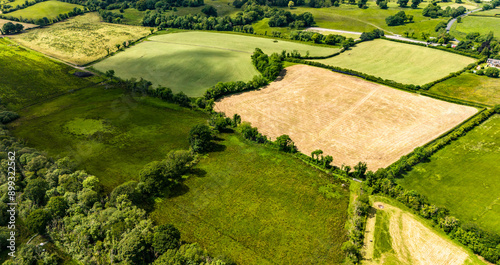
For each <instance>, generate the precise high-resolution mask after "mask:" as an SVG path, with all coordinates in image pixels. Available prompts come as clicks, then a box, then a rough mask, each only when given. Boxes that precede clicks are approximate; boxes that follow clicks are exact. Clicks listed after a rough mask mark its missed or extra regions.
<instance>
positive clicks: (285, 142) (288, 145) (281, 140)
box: [276, 134, 297, 153]
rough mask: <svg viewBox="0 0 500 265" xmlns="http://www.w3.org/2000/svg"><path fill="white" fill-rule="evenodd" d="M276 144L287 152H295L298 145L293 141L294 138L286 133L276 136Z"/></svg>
mask: <svg viewBox="0 0 500 265" xmlns="http://www.w3.org/2000/svg"><path fill="white" fill-rule="evenodd" d="M276 144H277V145H278V147H279V150H280V151H285V152H291V153H293V152H295V151H296V149H297V148H296V147H295V144H294V143H293V141H292V139H290V136H288V135H286V134H284V135H281V136H279V137H278V138H276Z"/></svg>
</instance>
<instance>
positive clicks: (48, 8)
mask: <svg viewBox="0 0 500 265" xmlns="http://www.w3.org/2000/svg"><path fill="white" fill-rule="evenodd" d="M75 7H77V8H80V9H81V10H83V9H84V7H83V6H81V5H76V4H70V3H66V2H61V1H57V0H48V1H44V2H40V3H37V4H35V5H32V6H28V7H26V8H23V9H20V10H16V11H14V12H10V13H8V14H7V16H11V17H15V18H28V19H33V20H36V19H41V18H44V17H46V18H49V19H54V18H56V17H57V16H58V15H59V14H67V13H69V12H71V11H73V9H74V8H75Z"/></svg>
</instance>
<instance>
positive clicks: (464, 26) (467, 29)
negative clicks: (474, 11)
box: [450, 9, 500, 39]
mask: <svg viewBox="0 0 500 265" xmlns="http://www.w3.org/2000/svg"><path fill="white" fill-rule="evenodd" d="M490 11H491V10H490ZM496 12H497V13H499V14H500V11H499V10H498V9H497V11H496ZM480 13H482V12H479V14H480ZM490 31H492V32H493V34H494V36H495V37H499V36H500V17H479V16H467V17H465V18H463V19H462V22H461V23H455V24H453V26H452V28H451V30H450V33H451V34H452V35H454V36H456V37H457V38H460V39H465V36H466V35H467V33H471V32H479V33H480V34H488V33H489V32H490Z"/></svg>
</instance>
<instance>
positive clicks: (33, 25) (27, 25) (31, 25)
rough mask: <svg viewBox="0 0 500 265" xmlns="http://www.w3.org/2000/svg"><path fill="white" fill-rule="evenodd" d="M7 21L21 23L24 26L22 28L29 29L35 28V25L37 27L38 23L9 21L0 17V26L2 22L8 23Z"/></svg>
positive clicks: (0, 26)
mask: <svg viewBox="0 0 500 265" xmlns="http://www.w3.org/2000/svg"><path fill="white" fill-rule="evenodd" d="M9 22H12V23H14V24H21V25H23V26H24V29H30V28H36V27H38V25H35V24H29V23H23V22H17V21H11V20H7V19H1V18H0V28H2V27H3V25H4V24H6V23H9Z"/></svg>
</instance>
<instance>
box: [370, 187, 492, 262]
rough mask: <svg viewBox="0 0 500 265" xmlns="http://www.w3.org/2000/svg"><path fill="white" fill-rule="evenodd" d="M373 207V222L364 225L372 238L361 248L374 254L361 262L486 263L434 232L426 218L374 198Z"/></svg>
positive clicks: (385, 199)
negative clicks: (372, 234) (371, 234)
mask: <svg viewBox="0 0 500 265" xmlns="http://www.w3.org/2000/svg"><path fill="white" fill-rule="evenodd" d="M375 198H377V197H375ZM380 199H383V201H389V199H387V198H380ZM391 201H392V200H391ZM373 207H374V209H375V210H376V214H375V219H376V221H375V224H371V226H370V227H368V226H367V233H374V234H375V237H374V239H373V242H368V244H367V245H366V246H365V248H364V250H365V251H366V250H367V249H372V250H373V251H372V252H373V253H374V254H373V256H372V255H367V256H365V260H364V261H363V264H373V265H375V264H421V265H426V264H443V265H444V264H450V265H459V264H485V263H484V262H482V261H480V260H479V259H478V258H477V257H476V256H475V255H473V254H472V253H470V251H468V250H466V249H465V248H463V247H461V246H459V245H457V244H456V243H455V242H453V241H452V240H450V239H449V238H448V237H447V236H446V235H444V233H442V232H438V231H435V230H434V229H433V228H432V227H431V226H430V225H429V224H428V222H427V220H424V219H422V218H420V217H418V216H415V215H413V214H411V213H409V212H408V211H406V210H402V209H400V208H398V207H395V206H393V205H390V204H388V203H387V202H378V201H377V202H375V203H374V204H373ZM367 253H371V252H370V251H367Z"/></svg>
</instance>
